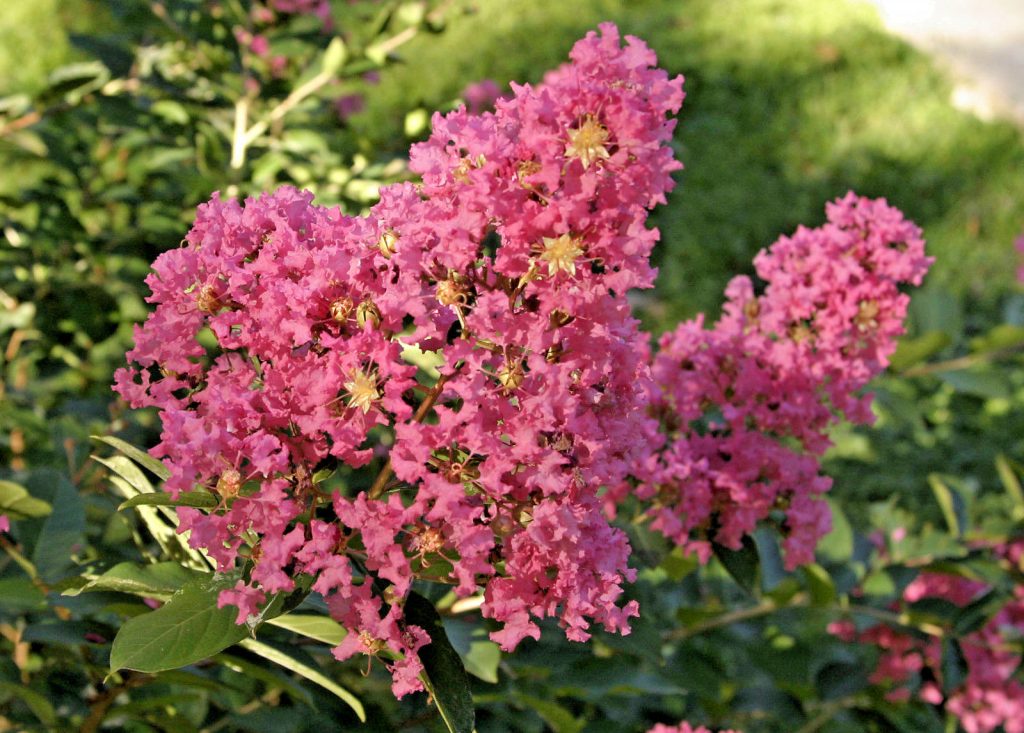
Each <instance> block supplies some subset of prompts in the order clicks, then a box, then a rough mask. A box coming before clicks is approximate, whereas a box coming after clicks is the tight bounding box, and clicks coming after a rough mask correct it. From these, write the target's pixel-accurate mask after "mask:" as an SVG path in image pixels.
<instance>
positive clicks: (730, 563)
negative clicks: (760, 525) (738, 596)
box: [712, 536, 759, 593]
mask: <svg viewBox="0 0 1024 733" xmlns="http://www.w3.org/2000/svg"><path fill="white" fill-rule="evenodd" d="M712 547H713V549H714V552H715V557H717V558H718V561H719V562H721V563H722V565H723V566H725V569H726V570H728V571H729V575H731V576H732V578H733V580H735V581H736V582H737V583H739V585H740V587H742V588H743V589H744V590H746V591H747V592H748V593H753V592H754V589H755V588H757V584H758V576H759V573H758V561H757V546H756V545H755V544H754V540H753V539H751V538H750V537H749V536H744V538H743V546H742V547H740V549H738V550H730V549H729V548H728V547H724V546H722V545H719V544H718V543H714V544H713V545H712Z"/></svg>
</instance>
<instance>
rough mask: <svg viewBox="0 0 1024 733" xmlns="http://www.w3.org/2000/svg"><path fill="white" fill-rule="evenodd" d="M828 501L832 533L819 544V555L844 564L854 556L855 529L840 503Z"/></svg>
mask: <svg viewBox="0 0 1024 733" xmlns="http://www.w3.org/2000/svg"><path fill="white" fill-rule="evenodd" d="M827 501H828V506H829V509H830V510H831V512H832V531H830V532H829V533H828V534H827V535H825V536H824V537H822V538H821V541H820V542H819V543H818V555H820V556H821V557H823V558H825V559H826V560H829V561H831V562H844V561H846V560H849V559H850V556H851V555H853V527H851V526H850V520H848V519H847V518H846V513H845V512H843V509H842V507H841V506H840V505H839V503H838V502H836V501H833V500H832V499H827Z"/></svg>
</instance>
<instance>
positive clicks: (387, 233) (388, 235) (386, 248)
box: [377, 229, 398, 260]
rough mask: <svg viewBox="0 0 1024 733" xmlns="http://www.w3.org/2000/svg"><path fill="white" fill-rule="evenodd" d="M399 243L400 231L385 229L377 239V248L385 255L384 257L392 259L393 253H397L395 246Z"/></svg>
mask: <svg viewBox="0 0 1024 733" xmlns="http://www.w3.org/2000/svg"><path fill="white" fill-rule="evenodd" d="M397 245H398V232H396V231H395V230H394V229H385V230H384V233H383V234H381V235H380V239H378V240H377V249H379V250H380V253H381V254H382V255H384V259H386V260H390V259H391V255H393V254H394V253H395V247H396V246H397Z"/></svg>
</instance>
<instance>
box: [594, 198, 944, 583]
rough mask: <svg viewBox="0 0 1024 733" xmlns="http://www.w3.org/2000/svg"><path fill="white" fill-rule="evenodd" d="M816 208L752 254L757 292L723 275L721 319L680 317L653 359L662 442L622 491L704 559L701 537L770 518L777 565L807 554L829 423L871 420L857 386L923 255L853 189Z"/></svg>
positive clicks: (824, 525)
mask: <svg viewBox="0 0 1024 733" xmlns="http://www.w3.org/2000/svg"><path fill="white" fill-rule="evenodd" d="M826 215H827V218H828V222H827V223H826V224H825V225H824V226H822V227H819V228H817V229H805V228H803V227H801V228H799V229H798V230H797V231H796V233H794V234H793V235H792V236H791V237H782V238H781V239H779V241H777V242H776V243H775V244H774V245H772V246H771V247H770V248H769V249H767V250H764V251H762V252H761V253H760V254H758V255H757V257H756V258H755V260H754V264H755V267H756V269H757V274H758V277H759V278H760V279H761V280H763V281H764V282H765V283H766V286H765V288H764V291H763V293H761V294H760V295H757V294H755V292H754V287H753V283H752V282H751V280H750V279H749V278H747V277H745V276H741V277H737V278H734V279H733V281H732V282H730V283H729V286H728V287H727V289H726V298H727V301H726V304H725V308H724V315H723V316H722V318H721V320H719V321H718V322H717V323H716V324H714V325H713V326H711V327H710V328H708V327H706V326H705V323H704V320H703V317H698V318H697V319H695V320H693V321H689V322H686V323H683V324H681V325H680V326H679V327H678V328H676V330H675V331H673V332H671V333H668V334H666V335H665V336H663V337H662V339H661V341H660V350H659V351H658V353H657V355H656V356H655V357H654V359H653V366H652V378H653V381H654V383H655V384H656V385H657V387H656V391H655V393H654V394H653V395H652V397H651V403H652V408H653V411H654V413H655V414H657V415H658V416H659V418H660V420H661V430H662V434H663V446H662V447H661V449H660V451H659V452H658V456H657V457H658V460H657V462H656V463H655V464H654V465H652V466H651V467H650V468H649V473H648V474H647V475H646V476H642V477H641V478H642V479H643V480H642V482H641V484H640V485H639V487H638V488H636V489H635V490H634V494H635V495H636V496H638V497H639V498H641V499H643V500H645V501H647V502H649V507H648V509H647V515H648V517H649V518H650V520H651V527H652V528H653V529H655V530H657V531H659V532H661V533H662V534H664V535H665V536H667V537H668V538H669V539H671V540H673V541H674V542H676V543H677V544H679V545H680V546H682V547H684V548H686V549H687V550H689V551H692V552H694V553H696V554H697V555H698V556H699V557H700V558H701V559H702V560H706V559H707V558H708V557H709V556H710V552H711V545H710V541H715V542H718V543H720V544H722V545H725V546H726V547H730V548H734V549H736V548H738V547H739V546H740V543H741V541H742V539H743V537H744V536H745V535H747V534H749V533H751V532H752V531H753V530H754V529H755V527H756V526H757V524H758V523H759V522H762V521H766V520H768V519H769V518H771V517H773V516H775V517H776V519H775V521H776V523H777V524H778V525H779V526H780V528H781V530H782V532H783V535H784V540H783V546H784V550H785V554H786V566H787V567H788V568H790V569H792V568H793V567H795V566H797V565H799V564H802V563H807V562H811V561H813V553H814V548H815V545H816V544H817V541H818V540H819V539H820V538H821V537H822V536H823V535H825V534H826V533H827V532H828V531H829V529H830V525H831V523H830V516H829V512H828V506H827V504H825V503H824V502H823V501H822V500H821V498H822V495H823V494H824V493H825V492H827V491H828V489H829V486H830V484H831V480H830V479H829V478H827V477H825V476H822V475H820V474H819V458H820V456H821V454H822V453H823V452H824V451H825V449H826V448H827V447H828V445H829V441H828V429H829V428H830V427H831V426H832V425H833V424H835V423H836V422H837V421H838V420H839V419H840V418H842V417H844V416H845V418H846V419H848V420H852V421H854V422H864V423H866V422H870V421H871V419H872V416H871V412H870V400H871V396H870V395H867V394H863V393H862V390H863V388H864V386H865V385H866V384H867V383H868V381H870V379H871V378H872V377H874V376H875V375H876V374H878V373H879V372H881V371H882V370H883V369H884V368H885V367H886V365H887V364H888V358H889V356H890V355H891V354H892V352H893V351H894V350H895V348H896V338H897V337H898V336H899V335H900V334H901V333H902V332H903V320H904V317H905V315H906V308H907V303H908V300H909V298H908V296H907V295H905V294H904V293H903V292H902V291H901V288H902V287H903V286H905V285H908V284H909V285H918V284H920V282H921V279H922V278H923V277H924V274H925V272H926V271H927V270H928V267H929V265H930V264H931V259H930V258H928V257H926V256H925V255H924V242H923V241H922V240H921V236H920V230H919V229H918V228H917V227H916V226H914V225H913V224H912V223H910V222H908V221H906V220H904V219H903V217H902V215H901V214H900V212H899V211H897V210H896V209H894V208H892V207H890V206H888V205H887V204H886V202H885V201H884V200H870V199H865V198H860V197H857V196H855V195H854V194H852V193H851V194H848V195H847V196H846V197H844V198H842V199H839V200H837V201H835V202H834V203H831V204H829V205H828V206H827V208H826ZM622 493H623V490H622V489H620V490H619V491H617V492H613V493H612V494H611V497H612V498H613V499H617V498H619V497H620V496H621V495H622Z"/></svg>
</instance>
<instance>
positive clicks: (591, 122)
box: [565, 115, 611, 169]
mask: <svg viewBox="0 0 1024 733" xmlns="http://www.w3.org/2000/svg"><path fill="white" fill-rule="evenodd" d="M607 142H608V129H607V128H606V127H605V126H604V125H602V124H601V123H600V122H598V121H597V118H596V117H594V116H593V115H587V116H586V117H584V118H583V124H581V125H580V126H579V127H578V128H576V129H575V130H569V144H568V145H566V146H565V155H566V157H567V158H579V159H580V162H581V163H582V164H583V168H584V169H586V168H589V167H590V164H591V163H593V162H595V161H596V160H598V159H604V160H607V159H608V158H609V157H611V156H610V154H609V153H608V148H606V147H605V143H607Z"/></svg>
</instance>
